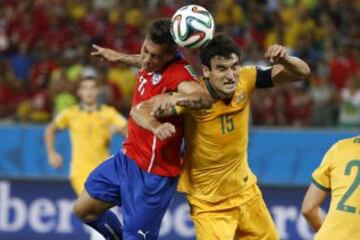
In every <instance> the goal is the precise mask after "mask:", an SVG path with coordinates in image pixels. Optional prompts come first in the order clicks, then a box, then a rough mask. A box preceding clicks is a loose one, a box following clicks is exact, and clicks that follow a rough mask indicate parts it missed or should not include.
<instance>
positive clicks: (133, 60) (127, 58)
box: [117, 53, 141, 68]
mask: <svg viewBox="0 0 360 240" xmlns="http://www.w3.org/2000/svg"><path fill="white" fill-rule="evenodd" d="M117 58H118V62H121V63H125V64H127V65H130V66H133V67H137V68H141V57H140V54H123V53H119V54H118V57H117Z"/></svg>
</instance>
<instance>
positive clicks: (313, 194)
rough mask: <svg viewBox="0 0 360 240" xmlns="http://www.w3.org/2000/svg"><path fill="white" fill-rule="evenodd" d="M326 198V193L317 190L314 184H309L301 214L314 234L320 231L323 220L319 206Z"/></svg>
mask: <svg viewBox="0 0 360 240" xmlns="http://www.w3.org/2000/svg"><path fill="white" fill-rule="evenodd" d="M326 196H327V192H326V191H324V190H321V189H319V188H318V187H317V186H315V184H313V183H311V184H310V186H309V188H308V190H307V192H306V195H305V198H304V201H303V204H302V208H301V211H302V214H303V215H304V217H305V218H306V220H307V221H308V222H309V224H310V225H311V227H312V228H313V229H314V231H315V232H317V231H318V230H319V229H320V227H321V225H322V224H323V222H324V219H325V216H324V215H323V214H322V212H321V209H320V205H321V204H322V203H323V202H324V200H325V198H326Z"/></svg>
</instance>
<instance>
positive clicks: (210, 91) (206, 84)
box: [204, 78, 220, 99]
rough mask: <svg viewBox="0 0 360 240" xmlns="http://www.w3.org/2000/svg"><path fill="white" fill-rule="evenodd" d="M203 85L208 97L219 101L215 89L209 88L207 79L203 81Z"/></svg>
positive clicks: (209, 84)
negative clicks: (208, 94)
mask: <svg viewBox="0 0 360 240" xmlns="http://www.w3.org/2000/svg"><path fill="white" fill-rule="evenodd" d="M204 83H205V86H206V89H207V90H208V91H209V93H210V95H211V96H212V97H213V98H214V99H220V97H219V95H218V94H217V93H216V91H215V89H214V88H213V86H211V83H210V81H209V79H208V78H205V79H204Z"/></svg>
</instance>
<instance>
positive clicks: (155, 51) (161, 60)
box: [141, 38, 174, 72]
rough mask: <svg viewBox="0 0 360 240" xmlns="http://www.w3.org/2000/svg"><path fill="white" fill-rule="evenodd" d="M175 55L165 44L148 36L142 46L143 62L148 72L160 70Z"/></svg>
mask: <svg viewBox="0 0 360 240" xmlns="http://www.w3.org/2000/svg"><path fill="white" fill-rule="evenodd" d="M173 57H174V53H169V52H168V51H167V48H166V46H165V45H160V44H156V43H153V42H152V41H151V40H150V39H148V38H146V39H145V41H144V43H143V45H142V48H141V63H142V66H143V67H144V68H145V70H146V71H147V72H157V71H160V70H161V69H162V68H163V67H164V66H165V65H166V64H168V63H169V62H170V61H171V60H172V59H173Z"/></svg>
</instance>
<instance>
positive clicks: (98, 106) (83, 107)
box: [79, 103, 100, 111]
mask: <svg viewBox="0 0 360 240" xmlns="http://www.w3.org/2000/svg"><path fill="white" fill-rule="evenodd" d="M79 109H80V111H86V110H85V106H84V104H82V103H79ZM99 110H100V104H98V103H97V104H96V108H95V111H99Z"/></svg>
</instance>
